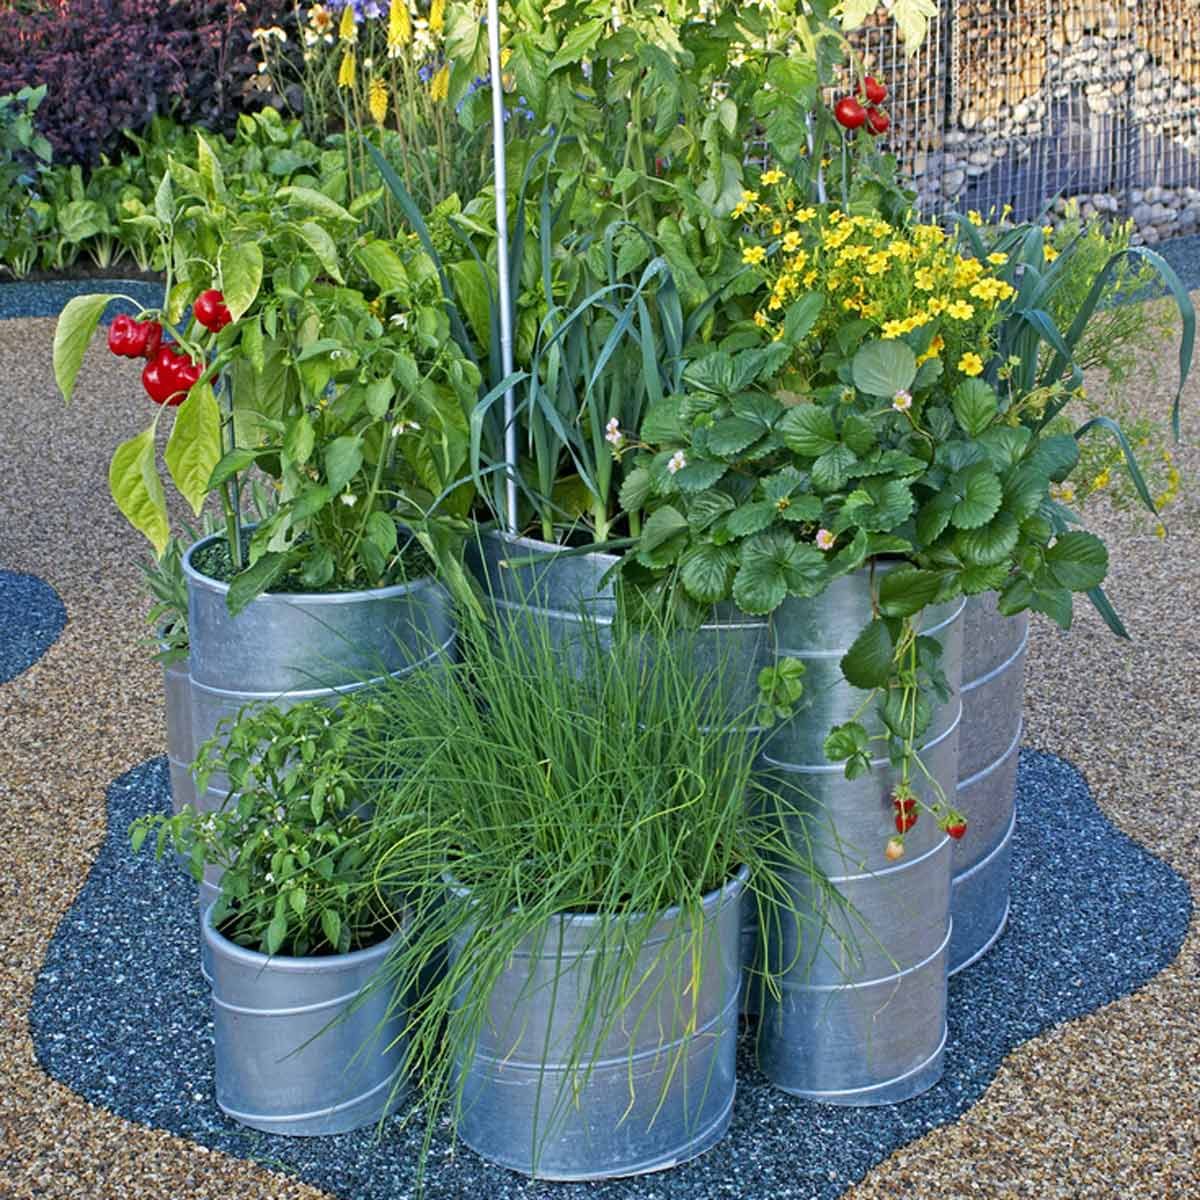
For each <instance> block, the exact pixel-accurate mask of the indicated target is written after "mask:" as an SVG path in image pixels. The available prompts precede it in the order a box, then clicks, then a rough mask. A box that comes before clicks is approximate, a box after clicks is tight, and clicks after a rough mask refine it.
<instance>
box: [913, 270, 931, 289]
mask: <svg viewBox="0 0 1200 1200" xmlns="http://www.w3.org/2000/svg"><path fill="white" fill-rule="evenodd" d="M913 282H914V283H915V284H916V285H917V287H918V288H920V289H921V291H923V292H932V291H933V289H934V279H933V271H932V270H931V269H930V268H929V267H918V268H917V269H916V270H915V271H914V272H913Z"/></svg>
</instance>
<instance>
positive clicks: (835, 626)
mask: <svg viewBox="0 0 1200 1200" xmlns="http://www.w3.org/2000/svg"><path fill="white" fill-rule="evenodd" d="M888 569H890V566H889V565H886V564H880V565H877V567H876V574H877V575H878V574H879V573H880V572H881V571H886V570H888ZM962 611H963V602H962V600H956V601H954V602H952V603H949V604H945V605H941V606H938V607H935V608H930V609H927V610H926V611H925V613H924V614H923V615H922V619H921V632H922V634H925V635H928V636H930V637H933V638H936V639H937V640H938V641H939V642H940V643H941V645H942V647H943V656H942V669H943V670H944V671H945V674H946V676H947V679H948V680H949V682H950V684H951V687H952V688H953V694H952V696H951V699H950V701H949V702H948V703H947V704H944V705H941V706H939V707H938V708H937V709H936V710H935V712H934V716H933V720H932V722H931V725H930V728H929V730H928V731H927V733H926V735H925V739H924V745H923V746H922V748H921V750H920V752H919V753H920V756H921V759H922V761H923V762H924V763H925V766H926V767H927V769H928V770H929V772H930V774H931V775H932V776H933V778H934V779H936V780H937V781H938V783H939V784H940V786H941V787H942V789H943V791H944V792H945V795H946V797H947V799H949V800H950V801H953V798H954V793H955V784H956V782H957V778H958V734H959V721H960V715H961V703H960V699H959V696H958V687H959V682H960V675H961V659H962ZM870 617H871V600H870V577H869V574H868V571H867V570H865V569H864V570H862V571H859V572H856V573H855V574H853V575H850V576H846V577H844V578H842V579H839V580H836V581H835V582H834V583H833V584H832V585H831V586H830V587H829V588H828V589H827V591H826V592H825V593H823V594H822V595H821V596H819V597H817V598H815V599H811V600H794V599H793V600H788V601H785V603H784V604H783V606H781V608H780V609H779V610H778V611H777V612H776V614H775V636H776V641H777V643H778V653H779V655H780V657H796V658H800V659H801V660H803V662H804V663H805V666H806V674H805V679H804V683H805V690H804V696H803V698H802V700H801V703H800V705H799V706H798V708H797V711H796V714H795V715H794V716H793V717H792V718H790V719H789V720H788V721H786V722H785V723H784V724H783V725H782V726H781V727H780V729H779V731H778V732H777V733H776V734H775V735H774V736H773V737H772V738H771V740H770V742H769V743H768V745H767V748H766V750H765V752H764V754H763V757H762V761H761V766H762V769H763V770H764V772H766V773H767V774H768V775H769V777H770V778H771V780H772V782H773V783H774V784H775V785H776V786H778V787H779V788H780V789H781V790H782V791H783V792H784V794H785V795H787V796H788V797H789V799H791V800H792V802H793V803H794V804H795V805H796V807H797V809H798V810H799V811H800V812H801V813H802V814H803V816H801V817H800V818H798V819H801V820H804V821H805V824H806V829H807V833H808V836H809V837H810V838H811V839H812V848H813V854H814V859H815V865H816V867H817V868H818V870H819V871H821V872H823V873H824V874H825V876H826V877H827V878H828V882H829V885H830V887H831V888H832V889H833V893H834V895H833V897H831V895H830V893H829V892H828V891H826V890H824V889H822V888H820V887H817V886H816V885H814V884H813V883H812V882H811V881H810V880H809V879H808V878H806V877H803V876H799V875H797V876H793V877H792V879H791V881H790V888H789V890H790V892H791V896H790V900H791V906H792V911H793V912H794V913H795V914H797V915H796V916H795V917H792V916H791V915H789V914H784V915H783V916H781V917H778V918H777V919H774V920H771V919H769V920H768V928H767V929H765V930H764V931H763V933H762V936H763V939H764V942H765V946H764V953H765V959H766V964H767V967H768V969H770V970H771V971H772V973H774V974H775V975H776V977H777V978H778V979H779V980H780V983H781V994H780V996H779V997H775V996H773V995H772V994H771V993H770V991H764V992H763V994H762V997H761V1004H762V1013H761V1018H760V1023H759V1029H758V1047H759V1056H760V1063H761V1066H762V1069H763V1071H764V1072H765V1073H766V1075H767V1076H768V1078H770V1079H771V1081H772V1082H773V1083H775V1084H776V1085H777V1086H778V1087H780V1088H782V1089H783V1090H785V1091H788V1092H791V1093H793V1094H795V1095H798V1096H803V1097H805V1098H807V1099H810V1100H817V1101H823V1102H825V1103H830V1104H842V1105H875V1104H892V1103H896V1102H898V1101H901V1100H906V1099H908V1098H910V1097H912V1096H915V1095H918V1094H919V1093H921V1092H923V1091H925V1090H926V1089H928V1088H929V1087H931V1086H933V1084H934V1083H936V1082H937V1080H938V1079H939V1078H940V1077H941V1074H942V1058H943V1052H944V1048H945V1041H946V970H947V965H948V955H949V947H950V936H951V922H950V839H949V838H947V837H946V835H945V834H944V833H943V832H942V831H941V829H939V828H938V826H937V824H936V822H934V821H933V820H932V819H931V818H930V816H929V815H928V814H924V815H923V817H922V819H919V820H918V822H917V824H916V825H915V826H914V827H913V828H912V829H911V830H910V831H909V832H908V833H907V834H906V836H905V845H904V856H903V858H901V859H900V860H898V861H895V862H892V861H889V860H888V859H887V858H886V857H885V855H884V849H885V847H886V844H887V842H888V840H889V838H890V837H891V836H893V835H894V834H895V824H894V821H895V816H894V811H893V808H892V801H891V795H892V790H893V788H894V787H895V785H896V783H897V782H899V772H898V771H897V770H896V769H895V768H893V767H892V766H891V765H890V764H889V762H888V760H887V758H886V756H884V757H881V758H879V759H877V760H875V761H874V762H873V764H872V770H871V772H870V773H869V774H868V775H866V776H863V777H860V778H858V779H856V780H853V781H851V780H847V779H846V778H845V775H844V772H843V767H842V765H841V764H840V763H830V762H829V761H828V760H827V759H826V758H825V754H824V750H823V742H824V739H825V736H826V734H827V733H828V731H829V730H830V729H831V728H832V727H833V726H834V725H837V724H840V723H842V722H844V721H847V720H850V719H851V718H852V717H853V716H854V714H855V712H856V710H857V708H858V706H859V704H860V703H861V702H862V700H863V698H864V693H863V692H861V691H860V690H859V689H857V688H854V687H852V686H851V685H850V684H848V683H847V682H846V681H845V680H844V679H843V677H842V674H841V668H840V665H839V663H840V660H841V658H842V656H843V655H844V654H845V652H846V651H847V650H848V649H849V647H850V645H851V644H852V642H853V641H854V638H855V637H856V636H857V635H858V633H859V631H860V630H861V629H862V628H863V626H864V625H866V623H867V622H868V620H870ZM860 719H862V720H864V724H866V725H867V727H868V730H869V732H872V733H874V732H876V731H877V728H878V726H877V725H875V724H874V723H875V721H876V718H875V717H874V714H873V712H870V711H868V713H867V714H865V715H864V717H862V718H860ZM922 778H923V777H918V778H916V779H914V780H913V782H914V785H915V786H916V787H917V790H918V791H919V792H921V793H923V794H926V795H928V789H927V787H924V786H922ZM797 922H799V924H798V923H797Z"/></svg>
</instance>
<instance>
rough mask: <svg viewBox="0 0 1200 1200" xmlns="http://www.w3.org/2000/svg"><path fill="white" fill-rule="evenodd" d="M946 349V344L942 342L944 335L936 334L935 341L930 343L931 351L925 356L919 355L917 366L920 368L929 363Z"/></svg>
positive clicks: (927, 351) (926, 352)
mask: <svg viewBox="0 0 1200 1200" xmlns="http://www.w3.org/2000/svg"><path fill="white" fill-rule="evenodd" d="M945 348H946V343H945V342H944V341H943V340H942V335H941V334H940V333H938V334H935V335H934V338H933V341H932V342H930V343H929V349H928V350H926V351H925V353H924V354H918V355H917V366H918V367H919V366H920V365H921V364H922V363H926V362H928V361H929V360H930V359H931V358H937V356H938V355H939V354H940V353H941V352H942V351H943V350H944V349H945Z"/></svg>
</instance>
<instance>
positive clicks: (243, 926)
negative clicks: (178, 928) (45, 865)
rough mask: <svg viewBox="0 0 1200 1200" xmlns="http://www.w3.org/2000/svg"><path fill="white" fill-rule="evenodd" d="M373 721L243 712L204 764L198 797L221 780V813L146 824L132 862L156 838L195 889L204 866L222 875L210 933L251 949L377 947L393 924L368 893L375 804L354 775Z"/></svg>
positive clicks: (358, 716)
mask: <svg viewBox="0 0 1200 1200" xmlns="http://www.w3.org/2000/svg"><path fill="white" fill-rule="evenodd" d="M373 713H374V709H373V708H372V707H371V706H370V705H368V704H362V705H358V706H356V709H355V714H354V718H353V720H352V721H351V720H349V719H347V718H346V717H345V716H344V715H343V714H341V713H339V712H338V711H336V710H331V709H329V708H326V707H325V706H324V705H321V704H317V703H314V702H307V703H304V704H298V705H295V706H293V707H292V708H290V709H288V710H286V711H283V710H280V709H278V708H274V707H271V706H265V707H261V708H250V707H247V708H244V709H242V710H241V712H239V714H238V716H237V719H236V720H233V721H230V720H224V721H222V722H221V724H220V726H218V729H217V732H216V734H215V735H214V736H213V738H212V739H210V740H209V741H207V742H205V744H204V745H203V746H201V747H200V751H199V754H198V756H197V764H196V779H197V783H198V787H199V792H200V794H203V793H204V791H205V789H206V788H207V786H208V781H209V779H210V778H211V777H212V776H213V775H214V774H216V773H221V774H227V775H228V777H229V786H230V792H229V796H228V798H227V799H226V801H225V803H224V804H223V806H222V807H221V808H220V809H219V810H218V811H216V812H199V811H197V810H196V809H194V808H193V807H192V806H191V805H188V806H186V807H185V808H184V809H183V811H182V812H180V813H177V814H176V815H174V816H170V817H168V816H166V815H165V814H162V813H156V814H153V815H149V816H144V817H139V818H138V819H137V820H135V821H134V822H133V824H132V826H131V827H130V838H131V842H132V845H133V849H134V851H135V852H137V851H139V850H140V849H141V847H142V845H143V844H144V843H145V841H146V839H147V838H148V837H149V836H150V835H151V834H154V835H155V839H156V847H157V853H158V855H159V857H160V858H161V857H162V855H163V854H165V853H166V852H167V850H168V849H171V850H174V851H175V852H176V853H177V854H179V855H181V856H182V857H183V858H184V860H185V861H186V862H187V864H188V867H189V869H190V871H191V873H192V875H193V876H194V877H195V879H196V880H197V882H199V881H200V880H202V879H203V878H204V869H205V867H206V866H216V867H220V868H222V872H223V873H222V876H221V891H220V895H219V896H218V898H217V901H216V905H215V907H214V909H213V914H212V922H213V927H214V928H216V929H217V930H219V931H220V932H221V933H222V934H223V935H224V936H225V937H227V938H229V940H230V941H232V942H235V943H236V944H237V945H239V946H244V947H245V948H246V949H249V950H258V951H260V952H261V953H263V954H272V955H274V954H287V955H293V956H297V957H306V956H310V955H319V954H346V953H348V952H349V951H351V950H357V949H361V948H362V947H364V946H369V945H371V944H372V943H373V942H377V941H380V940H382V939H383V938H385V937H387V936H388V935H389V934H390V933H391V932H392V931H393V930H394V929H396V928H397V926H398V918H397V914H396V913H394V912H393V910H392V908H391V906H390V905H389V904H388V903H387V902H386V901H385V899H384V898H383V896H382V894H381V893H380V892H379V891H378V890H377V889H375V888H374V887H373V886H371V885H370V881H371V876H372V874H373V873H374V871H375V870H376V863H375V862H374V860H370V859H368V858H367V856H366V854H365V853H364V851H363V845H362V843H363V835H364V831H365V828H366V820H365V817H364V813H365V812H366V808H365V805H367V804H368V803H369V800H370V793H369V788H368V786H367V785H366V783H364V780H363V774H362V772H361V771H360V770H358V769H357V768H356V766H355V763H356V761H357V759H356V746H361V745H362V744H363V741H364V739H365V738H367V737H368V736H370V735H371V730H372V727H373V724H372V715H373ZM376 724H377V722H376ZM375 732H376V734H378V730H377V729H376V731H375Z"/></svg>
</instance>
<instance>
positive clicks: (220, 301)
mask: <svg viewBox="0 0 1200 1200" xmlns="http://www.w3.org/2000/svg"><path fill="white" fill-rule="evenodd" d="M192 312H193V313H195V314H196V320H197V321H199V322H200V324H201V325H203V326H204V328H205V329H208V330H211V332H213V333H220V332H221V330H222V329H224V328H225V326H226V325H228V324H229V322H230V321H232V320H233V317H232V316H230V313H229V309H228V308H226V307H225V297H224V296H223V295H222V294H221V293H220V292H219V291H217V289H216V288H209V289H208V291H207V292H201V293H200V295H198V296H197V297H196V302H195V304H193V305H192Z"/></svg>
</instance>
